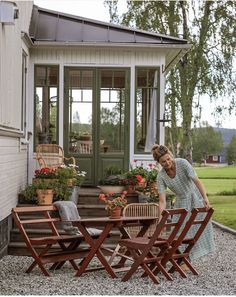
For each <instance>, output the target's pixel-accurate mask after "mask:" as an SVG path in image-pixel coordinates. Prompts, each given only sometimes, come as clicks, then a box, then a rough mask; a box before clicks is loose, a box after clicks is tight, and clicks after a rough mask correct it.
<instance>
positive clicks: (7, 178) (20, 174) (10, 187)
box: [0, 136, 27, 221]
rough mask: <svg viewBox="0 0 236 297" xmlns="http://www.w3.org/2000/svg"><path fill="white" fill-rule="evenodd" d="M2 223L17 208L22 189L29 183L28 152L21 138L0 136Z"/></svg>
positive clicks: (0, 213) (0, 204)
mask: <svg viewBox="0 0 236 297" xmlns="http://www.w3.org/2000/svg"><path fill="white" fill-rule="evenodd" d="M0 181H1V187H0V210H1V211H0V221H1V220H3V219H4V218H5V217H7V216H8V215H9V214H10V212H11V209H12V207H15V206H16V204H17V199H18V192H19V189H20V187H23V186H24V185H25V184H26V182H27V150H26V149H25V147H24V148H23V149H22V147H21V145H20V139H19V138H12V137H1V136H0Z"/></svg>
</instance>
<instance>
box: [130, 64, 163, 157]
mask: <svg viewBox="0 0 236 297" xmlns="http://www.w3.org/2000/svg"><path fill="white" fill-rule="evenodd" d="M159 84H160V83H159V70H158V69H153V68H137V69H136V106H135V153H145V152H147V153H150V151H151V147H152V145H153V144H154V143H155V142H156V139H157V132H158V131H157V119H158V112H159V105H158V102H159Z"/></svg>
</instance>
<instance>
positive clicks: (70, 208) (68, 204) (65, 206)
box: [53, 201, 102, 236]
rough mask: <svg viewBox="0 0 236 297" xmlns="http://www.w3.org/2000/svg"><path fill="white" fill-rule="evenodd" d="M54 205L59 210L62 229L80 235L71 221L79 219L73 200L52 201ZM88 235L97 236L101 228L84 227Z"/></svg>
mask: <svg viewBox="0 0 236 297" xmlns="http://www.w3.org/2000/svg"><path fill="white" fill-rule="evenodd" d="M53 205H54V206H56V208H57V209H58V211H59V215H60V217H61V220H62V228H63V230H64V231H65V232H66V233H68V234H71V235H81V232H80V231H79V229H78V227H74V226H73V224H72V222H70V221H73V220H79V219H80V215H79V212H78V209H77V206H76V204H75V203H74V202H73V201H56V202H54V203H53ZM86 229H87V231H88V232H89V234H90V235H92V236H99V235H100V234H101V232H102V231H101V230H99V229H96V228H86Z"/></svg>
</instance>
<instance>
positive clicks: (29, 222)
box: [12, 205, 61, 250]
mask: <svg viewBox="0 0 236 297" xmlns="http://www.w3.org/2000/svg"><path fill="white" fill-rule="evenodd" d="M54 211H55V212H57V208H56V207H55V206H53V205H50V206H29V207H15V208H13V209H12V216H13V218H14V221H15V223H16V225H17V227H18V228H19V230H20V233H21V234H22V236H23V238H24V240H25V243H26V244H27V246H28V247H29V248H30V250H32V246H31V243H30V238H29V235H28V234H29V232H28V229H29V230H30V228H33V225H36V224H46V225H45V226H47V227H49V230H50V231H51V234H50V233H48V236H50V235H59V232H58V229H57V227H56V224H57V223H59V222H61V218H60V217H59V216H57V217H52V216H51V213H52V212H54ZM26 214H30V215H31V216H32V217H31V218H29V217H27V216H26ZM47 227H44V228H47Z"/></svg>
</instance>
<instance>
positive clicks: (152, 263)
mask: <svg viewBox="0 0 236 297" xmlns="http://www.w3.org/2000/svg"><path fill="white" fill-rule="evenodd" d="M187 213H188V211H187V210H186V209H183V208H179V209H168V210H164V211H163V212H162V216H161V220H160V221H159V223H158V224H157V226H156V230H155V232H154V234H153V235H152V237H151V238H148V237H135V238H130V239H122V240H120V241H119V244H120V245H121V246H125V247H126V248H127V249H128V251H129V253H130V255H131V256H132V258H133V260H134V263H133V264H132V266H131V268H130V269H129V271H128V272H127V273H126V274H125V275H124V277H123V278H122V281H127V280H128V279H129V278H130V277H131V276H132V274H133V273H134V272H135V271H136V270H137V269H138V268H139V267H142V268H143V269H144V271H145V273H144V274H143V276H149V277H150V278H151V279H152V281H153V282H154V283H157V284H158V283H159V279H158V277H157V276H156V275H155V274H154V273H153V271H152V270H153V269H156V267H157V269H158V271H161V272H162V273H163V274H164V275H165V277H166V278H167V279H168V280H173V278H172V276H171V275H170V274H169V273H168V272H167V270H166V269H165V267H164V266H163V264H162V262H161V261H162V259H163V257H164V255H165V253H166V252H167V250H168V249H169V248H171V244H172V241H173V240H174V239H175V237H176V235H177V233H178V231H179V230H180V228H181V226H182V224H183V222H184V219H185V217H186V215H187ZM173 215H174V216H175V221H170V219H171V217H172V216H173ZM167 227H171V230H170V231H169V232H168V235H167V237H166V238H165V239H162V238H160V237H161V234H162V232H163V230H165V229H166V228H167ZM154 246H155V247H158V248H159V252H158V253H157V254H156V255H154V254H153V252H152V248H153V247H154Z"/></svg>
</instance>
